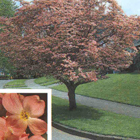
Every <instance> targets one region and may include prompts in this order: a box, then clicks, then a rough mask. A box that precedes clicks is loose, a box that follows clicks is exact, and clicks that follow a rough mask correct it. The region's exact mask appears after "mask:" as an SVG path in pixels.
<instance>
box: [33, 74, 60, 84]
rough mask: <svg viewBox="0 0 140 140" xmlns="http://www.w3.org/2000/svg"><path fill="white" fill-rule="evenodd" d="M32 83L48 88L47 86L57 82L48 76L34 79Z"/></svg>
mask: <svg viewBox="0 0 140 140" xmlns="http://www.w3.org/2000/svg"><path fill="white" fill-rule="evenodd" d="M34 82H35V83H36V84H39V85H41V86H48V85H52V84H55V83H58V82H59V80H56V79H55V78H53V77H52V76H48V77H40V78H38V79H35V80H34Z"/></svg>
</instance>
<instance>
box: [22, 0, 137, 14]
mask: <svg viewBox="0 0 140 140" xmlns="http://www.w3.org/2000/svg"><path fill="white" fill-rule="evenodd" d="M25 1H31V0H25ZM116 1H117V2H118V4H119V5H120V6H121V7H122V9H123V11H124V12H125V14H127V15H128V16H130V15H139V16H140V0H116Z"/></svg>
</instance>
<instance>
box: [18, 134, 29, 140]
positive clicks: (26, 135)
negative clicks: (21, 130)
mask: <svg viewBox="0 0 140 140" xmlns="http://www.w3.org/2000/svg"><path fill="white" fill-rule="evenodd" d="M28 136H29V134H26V133H25V134H22V135H21V136H20V138H19V140H29V139H28Z"/></svg>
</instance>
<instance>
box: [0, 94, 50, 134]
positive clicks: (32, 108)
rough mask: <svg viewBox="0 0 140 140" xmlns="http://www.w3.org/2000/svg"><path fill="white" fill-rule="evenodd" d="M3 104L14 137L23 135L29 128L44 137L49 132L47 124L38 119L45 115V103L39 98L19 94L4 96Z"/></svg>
mask: <svg viewBox="0 0 140 140" xmlns="http://www.w3.org/2000/svg"><path fill="white" fill-rule="evenodd" d="M2 104H3V106H4V108H5V109H6V110H7V112H8V114H9V115H8V117H7V119H6V122H7V125H8V126H10V127H11V129H12V133H13V134H14V135H17V136H19V135H21V134H23V133H24V132H25V130H26V128H27V126H29V129H30V130H31V132H32V133H33V134H34V135H42V134H44V133H46V131H47V123H46V122H45V121H43V120H41V119H39V118H38V117H40V116H42V115H43V114H44V110H45V102H44V101H43V100H40V98H39V96H37V95H32V96H26V97H24V98H23V96H20V95H19V94H17V93H10V94H8V93H7V94H4V95H3V99H2Z"/></svg>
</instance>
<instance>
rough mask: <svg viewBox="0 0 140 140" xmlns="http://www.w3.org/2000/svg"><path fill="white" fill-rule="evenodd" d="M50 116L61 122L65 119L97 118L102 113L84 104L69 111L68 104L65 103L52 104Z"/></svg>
mask: <svg viewBox="0 0 140 140" xmlns="http://www.w3.org/2000/svg"><path fill="white" fill-rule="evenodd" d="M52 107H53V109H52V114H53V115H52V116H53V121H56V122H61V121H66V120H77V121H78V120H80V121H82V120H83V121H84V120H87V119H88V120H99V119H100V118H101V117H102V116H103V115H104V114H103V113H101V112H99V111H97V110H96V109H93V108H90V107H88V108H87V107H86V106H82V105H80V106H77V109H76V110H73V111H69V109H68V106H66V105H57V104H54V103H53V104H52Z"/></svg>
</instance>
